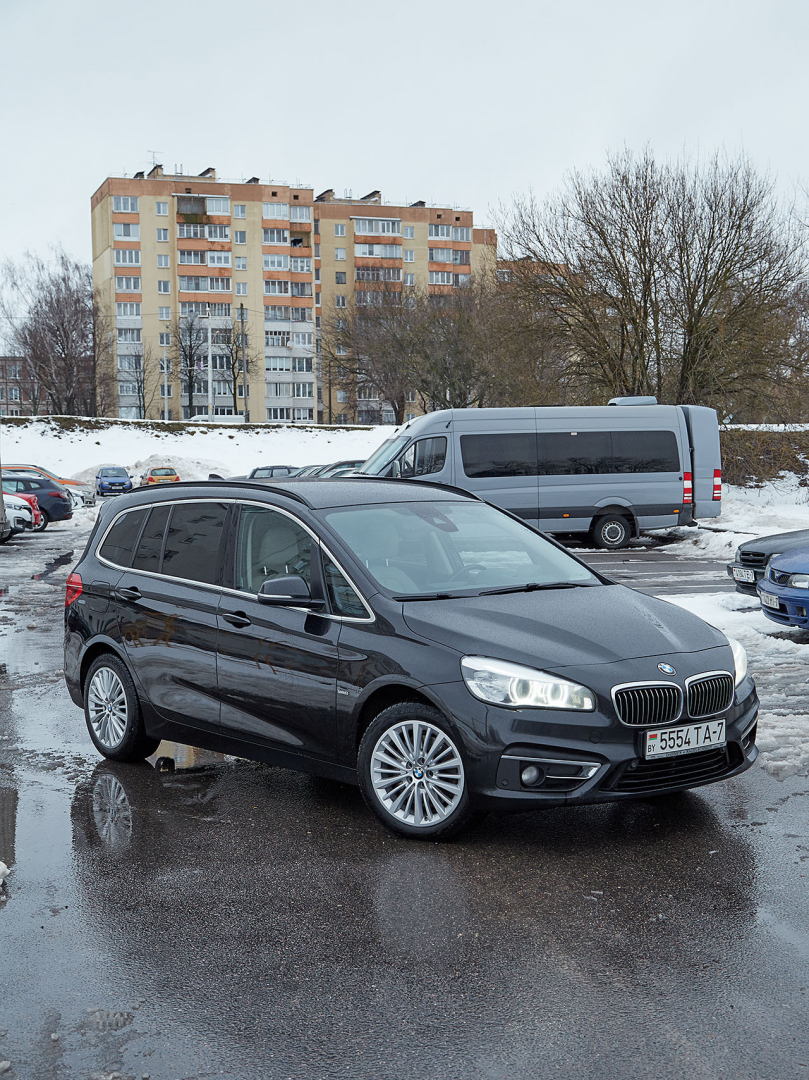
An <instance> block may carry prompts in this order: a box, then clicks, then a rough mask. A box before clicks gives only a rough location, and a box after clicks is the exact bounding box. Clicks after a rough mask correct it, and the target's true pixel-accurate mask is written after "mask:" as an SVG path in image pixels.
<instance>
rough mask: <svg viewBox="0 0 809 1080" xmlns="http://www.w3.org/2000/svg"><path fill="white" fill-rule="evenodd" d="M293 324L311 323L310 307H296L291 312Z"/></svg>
mask: <svg viewBox="0 0 809 1080" xmlns="http://www.w3.org/2000/svg"><path fill="white" fill-rule="evenodd" d="M290 315H291V316H292V322H311V321H312V309H311V308H308V307H294V308H292V309H291V311H290Z"/></svg>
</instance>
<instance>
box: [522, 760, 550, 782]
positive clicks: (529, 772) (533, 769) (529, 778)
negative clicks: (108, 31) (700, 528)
mask: <svg viewBox="0 0 809 1080" xmlns="http://www.w3.org/2000/svg"><path fill="white" fill-rule="evenodd" d="M544 779H545V773H544V771H543V770H542V769H540V768H538V767H537V766H536V765H526V767H525V768H524V769H523V770H522V772H521V773H520V781H521V783H522V784H523V786H524V787H536V785H537V784H541V783H542V781H543V780H544Z"/></svg>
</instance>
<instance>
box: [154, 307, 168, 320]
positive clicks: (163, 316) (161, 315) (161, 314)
mask: <svg viewBox="0 0 809 1080" xmlns="http://www.w3.org/2000/svg"><path fill="white" fill-rule="evenodd" d="M157 317H158V319H160V321H161V322H168V321H169V319H170V318H171V308H167V307H159V308H158V309H157Z"/></svg>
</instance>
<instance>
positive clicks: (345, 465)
mask: <svg viewBox="0 0 809 1080" xmlns="http://www.w3.org/2000/svg"><path fill="white" fill-rule="evenodd" d="M364 464H365V460H364V459H363V460H362V461H354V460H351V461H335V462H334V463H333V464H332V465H324V466H323V468H322V469H318V470H317V472H315V473H313V474H312V475H314V476H319V477H320V478H321V480H326V479H328V477H330V476H342V475H343V474H344V473H348V472H353V471H354V470H355V469H359V467H360V466H361V465H364Z"/></svg>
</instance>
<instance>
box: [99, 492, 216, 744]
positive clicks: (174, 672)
mask: <svg viewBox="0 0 809 1080" xmlns="http://www.w3.org/2000/svg"><path fill="white" fill-rule="evenodd" d="M227 514H228V505H227V504H226V503H223V502H217V501H214V500H198V501H193V502H190V501H189V502H179V503H176V504H166V503H158V504H156V505H154V506H152V508H151V510H150V512H149V516H148V518H147V519H146V521H145V523H144V525H143V527H142V529H141V533H140V538H139V541H138V544H137V548H136V550H135V554H134V557H133V559H132V564H131V566H130V567H128V568H126V569H125V572H124V573H123V574H122V575H121V577H120V579H119V580H118V582H117V584H116V586H115V589H114V590H113V602H114V604H115V607H116V610H117V612H118V618H119V621H120V632H121V637H122V639H123V642H124V647H125V649H126V653H127V659H128V660H129V663H130V665H131V668H132V671H133V674H134V675H135V678H136V680H137V682H139V683H140V686H141V688H142V689H143V692H144V693H145V695H146V697H147V698H148V700H149V702H150V703H151V705H152V706H153V707H154V708H155V709H156V710H157V712H158V713H159V714H160V715H161V716H162V717H164V718H165V719H166V720H169V721H172V722H174V723H180V724H183V725H185V726H188V727H199V728H203V729H209V730H213V731H218V730H219V698H218V692H217V679H216V636H217V621H216V612H217V608H218V607H219V598H220V595H221V593H220V591H219V589H218V580H217V579H218V577H219V574H220V564H219V557H220V555H219V553H220V547H221V545H222V537H223V535H224V532H225V529H224V526H225V520H226V517H227Z"/></svg>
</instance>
